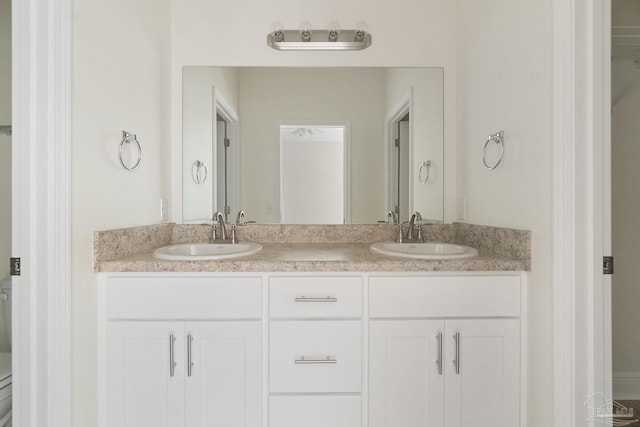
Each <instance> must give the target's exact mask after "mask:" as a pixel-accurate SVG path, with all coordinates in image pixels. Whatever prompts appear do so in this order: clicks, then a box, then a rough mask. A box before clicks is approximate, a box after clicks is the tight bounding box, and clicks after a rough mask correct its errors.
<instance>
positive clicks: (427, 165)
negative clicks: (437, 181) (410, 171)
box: [418, 160, 431, 184]
mask: <svg viewBox="0 0 640 427" xmlns="http://www.w3.org/2000/svg"><path fill="white" fill-rule="evenodd" d="M425 168H426V169H427V176H426V177H425V178H424V179H422V170H423V169H425ZM430 173H431V160H427V161H425V162H422V165H421V166H420V170H419V171H418V181H420V184H426V183H427V181H429V174H430Z"/></svg>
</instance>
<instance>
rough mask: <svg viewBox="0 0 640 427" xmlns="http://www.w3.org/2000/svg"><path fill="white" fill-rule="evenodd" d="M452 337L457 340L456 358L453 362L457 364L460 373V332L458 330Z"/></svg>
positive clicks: (457, 370)
mask: <svg viewBox="0 0 640 427" xmlns="http://www.w3.org/2000/svg"><path fill="white" fill-rule="evenodd" d="M452 338H453V340H454V341H455V342H456V358H455V360H454V361H453V364H454V365H456V374H460V332H456V333H455V335H454V336H453V337H452Z"/></svg>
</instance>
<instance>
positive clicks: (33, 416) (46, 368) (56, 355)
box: [11, 0, 71, 427]
mask: <svg viewBox="0 0 640 427" xmlns="http://www.w3.org/2000/svg"><path fill="white" fill-rule="evenodd" d="M70 18H71V4H70V1H69V0H48V1H42V0H13V1H12V127H13V135H12V249H11V250H12V256H14V257H20V258H21V259H22V271H21V276H16V277H14V280H13V282H12V283H13V293H12V297H13V313H12V316H13V318H12V326H13V334H12V336H13V425H14V426H19V427H31V426H33V427H35V426H59V427H66V426H69V425H71V389H70V384H71V378H70V375H71V357H70V354H71V352H70V340H71V337H70V270H71V269H70V209H69V169H70V168H69V151H70V150H69V118H70V112H69V111H70V105H69V97H70V75H71V70H70V52H71V48H70V40H71V37H70V31H71V19H70Z"/></svg>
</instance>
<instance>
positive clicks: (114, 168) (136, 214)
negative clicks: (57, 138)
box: [71, 0, 170, 427]
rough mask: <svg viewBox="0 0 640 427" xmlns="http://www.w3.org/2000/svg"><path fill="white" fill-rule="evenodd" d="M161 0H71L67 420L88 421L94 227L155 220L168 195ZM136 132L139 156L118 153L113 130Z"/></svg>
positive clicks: (166, 51)
mask: <svg viewBox="0 0 640 427" xmlns="http://www.w3.org/2000/svg"><path fill="white" fill-rule="evenodd" d="M169 12H170V3H169V0H136V1H130V0H83V1H76V2H74V4H73V31H72V34H73V40H72V47H73V52H72V57H73V59H72V60H73V62H72V78H73V80H72V94H71V95H72V99H71V104H72V116H71V117H72V142H71V165H72V166H71V167H72V170H71V174H72V176H71V178H72V187H71V203H72V206H71V227H72V236H71V237H72V253H71V260H72V290H71V303H72V313H71V315H72V331H71V334H72V337H73V339H72V343H73V344H72V345H73V347H72V361H71V366H72V375H73V379H72V389H73V396H72V399H73V425H74V426H77V427H80V426H95V425H96V424H97V384H96V381H97V370H98V369H97V337H96V332H97V326H96V311H97V306H96V300H97V286H96V280H95V276H94V274H93V261H92V254H93V246H92V244H93V232H94V231H96V230H103V229H112V228H119V227H129V226H136V225H147V224H153V223H157V222H159V198H160V197H161V196H168V195H169V179H170V177H169V173H168V170H169V164H168V160H169V159H168V157H167V156H168V153H169V145H168V141H169V108H168V105H169V104H168V103H169V70H170V65H169V60H170V39H169V36H170V32H169V28H170V22H169V20H170V14H169ZM122 130H128V131H130V132H134V133H136V134H137V135H138V138H139V141H140V143H141V145H142V150H143V152H142V162H141V164H140V167H139V168H138V169H137V170H135V171H132V172H130V171H127V170H125V169H124V168H123V167H122V166H121V165H120V164H119V161H118V158H117V153H118V146H119V144H120V140H121V135H120V133H121V131H122Z"/></svg>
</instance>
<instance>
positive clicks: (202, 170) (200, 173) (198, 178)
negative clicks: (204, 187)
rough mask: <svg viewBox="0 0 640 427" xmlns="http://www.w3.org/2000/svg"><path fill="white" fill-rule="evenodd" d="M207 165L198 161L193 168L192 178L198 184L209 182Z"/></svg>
mask: <svg viewBox="0 0 640 427" xmlns="http://www.w3.org/2000/svg"><path fill="white" fill-rule="evenodd" d="M207 173H208V170H207V165H206V164H205V162H202V161H200V160H196V161H195V162H193V166H192V167H191V176H192V177H193V181H194V182H195V183H196V184H204V183H205V181H206V180H207Z"/></svg>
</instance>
